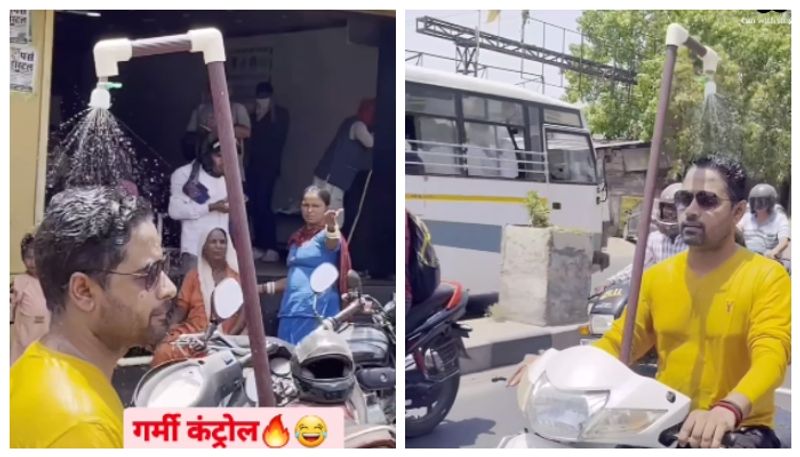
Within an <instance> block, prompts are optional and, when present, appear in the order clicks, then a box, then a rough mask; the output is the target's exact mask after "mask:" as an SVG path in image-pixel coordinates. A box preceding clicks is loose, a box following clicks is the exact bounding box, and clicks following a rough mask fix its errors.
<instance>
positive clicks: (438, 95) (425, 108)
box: [406, 84, 456, 117]
mask: <svg viewBox="0 0 800 457" xmlns="http://www.w3.org/2000/svg"><path fill="white" fill-rule="evenodd" d="M406 112H408V113H421V114H430V115H433V116H445V117H456V95H455V92H453V91H452V90H448V89H443V88H440V87H430V86H421V85H418V84H406Z"/></svg>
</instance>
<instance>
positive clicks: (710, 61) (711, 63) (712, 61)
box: [703, 46, 719, 74]
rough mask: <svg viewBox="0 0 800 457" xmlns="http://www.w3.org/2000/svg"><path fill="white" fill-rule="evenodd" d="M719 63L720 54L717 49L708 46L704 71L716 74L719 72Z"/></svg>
mask: <svg viewBox="0 0 800 457" xmlns="http://www.w3.org/2000/svg"><path fill="white" fill-rule="evenodd" d="M717 65H719V54H717V52H716V51H714V50H713V49H711V48H709V47H708V46H706V55H704V56H703V73H705V74H714V73H716V72H717Z"/></svg>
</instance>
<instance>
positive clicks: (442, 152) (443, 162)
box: [407, 116, 462, 175]
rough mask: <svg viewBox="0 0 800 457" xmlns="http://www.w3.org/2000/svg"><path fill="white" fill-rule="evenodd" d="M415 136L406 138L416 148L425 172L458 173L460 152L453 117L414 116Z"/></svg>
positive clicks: (459, 171)
mask: <svg viewBox="0 0 800 457" xmlns="http://www.w3.org/2000/svg"><path fill="white" fill-rule="evenodd" d="M416 132H417V137H416V138H410V139H409V140H407V142H408V143H409V145H410V146H411V147H412V149H413V148H416V150H415V151H414V152H415V153H416V155H417V156H418V157H419V158H420V159H421V160H422V163H423V164H424V172H425V173H426V174H440V175H460V174H462V171H461V153H460V152H459V151H460V146H459V145H458V130H457V128H456V121H455V120H454V119H442V118H436V117H428V116H418V117H417V118H416Z"/></svg>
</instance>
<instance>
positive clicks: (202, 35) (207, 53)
mask: <svg viewBox="0 0 800 457" xmlns="http://www.w3.org/2000/svg"><path fill="white" fill-rule="evenodd" d="M188 35H189V39H190V40H191V41H192V52H202V53H203V60H204V61H205V63H206V64H209V63H211V62H225V45H224V43H223V41H222V33H221V32H220V31H219V30H218V29H215V28H207V29H197V30H189V32H188Z"/></svg>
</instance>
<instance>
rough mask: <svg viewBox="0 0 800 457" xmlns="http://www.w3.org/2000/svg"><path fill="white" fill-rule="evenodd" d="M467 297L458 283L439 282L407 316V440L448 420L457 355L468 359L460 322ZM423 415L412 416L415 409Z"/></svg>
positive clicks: (456, 382)
mask: <svg viewBox="0 0 800 457" xmlns="http://www.w3.org/2000/svg"><path fill="white" fill-rule="evenodd" d="M467 299H468V294H467V293H466V291H464V290H463V288H462V287H461V285H460V284H458V283H455V282H451V283H447V282H443V283H441V284H440V286H439V287H438V288H437V289H436V290H435V291H434V293H433V295H431V297H430V298H428V299H427V300H426V301H425V302H423V303H420V304H418V305H414V306H412V307H411V309H410V311H409V312H408V315H407V316H406V402H405V406H406V436H407V437H415V436H421V435H425V434H428V433H430V432H431V431H433V429H434V428H436V426H437V425H439V423H440V422H441V421H442V420H443V419H444V418H445V416H447V413H449V412H450V408H452V407H453V403H454V402H455V400H456V395H457V394H458V387H459V383H460V381H461V368H460V364H459V356H463V357H468V356H467V351H466V348H465V347H464V341H463V339H464V338H468V337H469V332H470V331H471V330H472V329H471V328H469V327H468V326H466V325H463V324H460V323H459V322H458V319H459V318H460V317H461V316H463V315H464V312H465V310H466V306H467ZM418 409H423V410H424V412H423V413H421V414H416V413H415V410H418Z"/></svg>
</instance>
